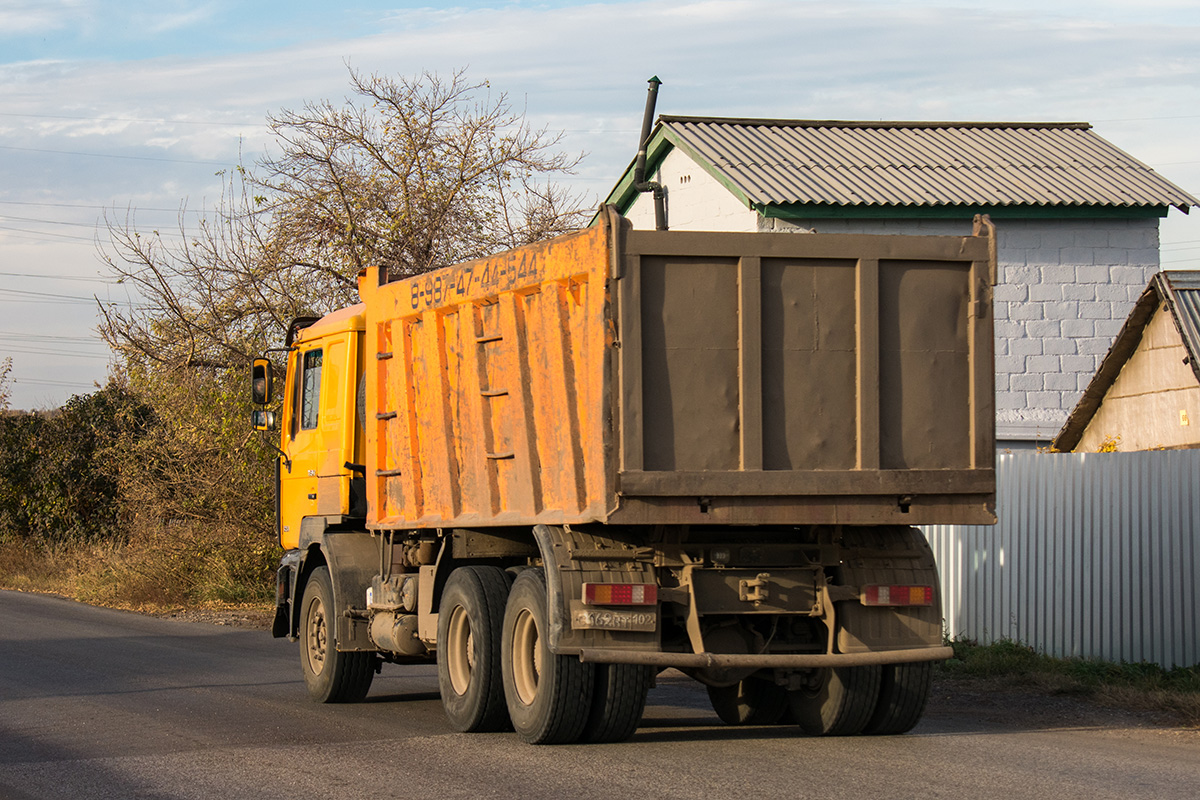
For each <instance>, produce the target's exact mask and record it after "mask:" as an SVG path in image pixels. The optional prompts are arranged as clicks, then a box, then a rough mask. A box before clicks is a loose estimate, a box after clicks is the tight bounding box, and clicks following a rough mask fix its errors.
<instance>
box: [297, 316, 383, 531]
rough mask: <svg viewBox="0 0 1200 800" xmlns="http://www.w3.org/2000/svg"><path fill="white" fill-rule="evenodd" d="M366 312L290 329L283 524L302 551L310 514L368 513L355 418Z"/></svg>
mask: <svg viewBox="0 0 1200 800" xmlns="http://www.w3.org/2000/svg"><path fill="white" fill-rule="evenodd" d="M363 311H364V309H363V306H362V305H356V306H351V307H349V308H344V309H341V310H340V311H335V312H334V313H332V314H330V315H328V316H326V317H323V318H321V319H320V320H318V321H316V322H312V323H311V324H308V325H307V326H305V327H302V328H300V327H299V326H298V325H297V324H296V323H293V326H292V333H293V337H294V338H293V339H292V341H291V342H290V343H289V351H288V362H287V382H286V386H285V389H284V396H283V408H282V412H283V413H282V419H281V426H280V427H281V428H282V436H281V437H280V438H281V443H280V449H281V450H282V454H281V455H282V458H281V460H280V462H281V463H280V468H279V515H278V516H279V519H278V524H279V544H280V545H281V546H282V547H283V549H284V550H294V549H296V548H297V547H298V546H299V543H300V538H299V537H300V525H301V520H302V519H304V518H305V517H325V518H330V517H335V518H349V517H356V516H357V517H363V516H365V513H366V509H365V507H364V506H363V499H362V490H361V482H362V480H361V479H362V471H363V470H362V467H360V466H359V465H360V464H361V462H362V459H361V455H360V454H361V453H362V450H363V437H362V425H361V423H359V422H357V421H356V419H355V416H356V414H357V413H358V411H357V403H356V402H355V398H356V396H357V391H358V383H359V379H360V377H361V375H362V363H363V348H362V340H363V329H364V324H365V317H364V313H363ZM299 322H301V323H303V322H306V321H305V320H301V321H299ZM298 328H299V329H298ZM337 521H338V522H341V521H342V520H341V519H338V520H337Z"/></svg>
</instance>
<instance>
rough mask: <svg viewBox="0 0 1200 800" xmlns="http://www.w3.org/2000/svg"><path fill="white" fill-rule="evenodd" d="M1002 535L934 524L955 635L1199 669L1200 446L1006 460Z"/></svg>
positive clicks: (999, 463) (1002, 460)
mask: <svg viewBox="0 0 1200 800" xmlns="http://www.w3.org/2000/svg"><path fill="white" fill-rule="evenodd" d="M996 469H997V501H996V505H997V509H996V511H997V515H998V516H999V517H1000V522H999V524H997V525H995V526H966V525H963V526H959V525H939V526H930V527H928V528H925V535H926V536H927V537H928V539H929V542H930V544H931V545H932V547H933V550H934V553H935V554H936V556H937V560H938V566H939V568H940V570H941V588H942V602H943V605H944V610H945V615H946V625H947V629H948V632H949V633H950V635H951V636H965V637H969V638H971V639H976V640H979V641H981V642H991V641H995V640H996V639H1001V638H1009V639H1013V640H1016V641H1019V642H1023V643H1025V644H1028V645H1031V646H1032V647H1034V648H1035V649H1037V650H1038V651H1039V652H1043V653H1047V654H1049V655H1054V656H1082V657H1094V658H1103V659H1107V660H1111V661H1127V662H1141V661H1148V662H1155V663H1158V664H1161V665H1162V666H1164V667H1171V666H1191V665H1193V664H1197V663H1200V644H1198V642H1200V608H1198V602H1200V589H1198V588H1197V587H1198V584H1200V492H1197V491H1196V489H1197V488H1198V487H1200V484H1198V480H1200V450H1174V451H1153V452H1144V453H1065V454H1051V453H1035V452H1020V453H1012V454H1004V455H1000V456H998V457H997V458H996Z"/></svg>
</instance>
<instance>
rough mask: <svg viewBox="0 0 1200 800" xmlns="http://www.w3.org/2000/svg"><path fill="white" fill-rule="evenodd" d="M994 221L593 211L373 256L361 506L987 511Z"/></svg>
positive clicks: (866, 518) (836, 513) (733, 520)
mask: <svg viewBox="0 0 1200 800" xmlns="http://www.w3.org/2000/svg"><path fill="white" fill-rule="evenodd" d="M990 242H991V240H990V239H989V238H988V237H985V236H971V237H929V236H922V237H912V236H867V235H824V234H793V233H786V234H769V233H754V234H743V233H685V232H662V231H632V230H629V229H628V227H627V224H626V223H624V222H623V221H622V220H620V218H619V217H615V215H610V216H609V217H607V218H606V219H605V221H604V224H601V225H597V226H596V227H593V228H591V229H589V230H586V231H583V232H580V233H577V234H573V235H570V236H566V237H561V238H559V239H555V240H553V241H550V242H547V243H543V244H538V245H532V246H529V247H525V248H522V249H520V250H516V251H511V252H509V253H504V254H501V255H498V256H495V257H492V258H488V259H484V260H481V261H476V262H471V263H467V264H463V265H458V266H454V267H449V268H446V269H443V270H439V271H437V272H433V273H430V274H427V275H423V276H420V277H417V278H413V279H409V280H403V281H396V282H392V283H384V284H382V285H381V284H380V275H381V273H380V272H379V271H377V270H368V271H367V272H366V273H364V275H363V276H362V278H361V279H360V293H361V296H362V299H363V301H364V303H365V312H364V313H365V319H366V332H365V349H366V352H365V359H364V361H365V369H366V397H367V401H366V431H367V433H366V456H365V463H366V467H367V472H366V480H367V496H368V518H367V527H368V528H370V529H375V530H395V529H413V528H456V527H463V528H473V527H487V526H532V525H535V524H547V525H562V524H582V523H589V522H597V523H607V524H612V525H637V526H648V525H759V524H788V525H815V524H850V525H864V524H905V525H914V524H932V523H962V524H981V523H990V522H993V521H994V515H993V507H994V489H995V475H994V470H993V454H994V432H993V425H994V417H995V412H994V407H993V358H992V346H993V344H992V342H993V339H992V320H991V290H992V283H993V274H992V273H993V267H992V266H991V264H992V262H991V260H990V252H989V244H990Z"/></svg>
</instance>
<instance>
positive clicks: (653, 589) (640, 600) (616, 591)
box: [583, 583, 658, 606]
mask: <svg viewBox="0 0 1200 800" xmlns="http://www.w3.org/2000/svg"><path fill="white" fill-rule="evenodd" d="M583 602H584V603H586V604H587V605H589V606H652V605H655V604H656V603H658V586H656V585H655V584H653V583H585V584H584V585H583Z"/></svg>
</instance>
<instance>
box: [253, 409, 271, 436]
mask: <svg viewBox="0 0 1200 800" xmlns="http://www.w3.org/2000/svg"><path fill="white" fill-rule="evenodd" d="M250 424H251V425H253V426H254V430H256V431H273V430H275V412H274V411H267V410H266V409H262V408H259V409H255V410H254V411H251V412H250Z"/></svg>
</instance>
